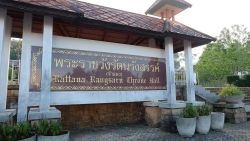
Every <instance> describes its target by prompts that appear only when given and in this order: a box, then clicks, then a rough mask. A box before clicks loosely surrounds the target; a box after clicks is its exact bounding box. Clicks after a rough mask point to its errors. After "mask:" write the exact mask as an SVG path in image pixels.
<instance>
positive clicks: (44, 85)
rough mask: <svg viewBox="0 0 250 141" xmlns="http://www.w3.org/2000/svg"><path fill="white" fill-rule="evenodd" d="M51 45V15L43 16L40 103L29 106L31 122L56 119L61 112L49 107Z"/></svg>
mask: <svg viewBox="0 0 250 141" xmlns="http://www.w3.org/2000/svg"><path fill="white" fill-rule="evenodd" d="M52 46H53V17H52V16H44V25H43V52H42V77H41V92H40V103H39V108H31V109H30V111H29V114H28V119H29V120H30V121H32V122H33V121H34V122H36V121H37V120H40V119H48V120H55V119H56V120H57V119H60V118H61V112H60V111H59V110H57V109H56V108H53V107H50V96H51V90H50V89H51V63H52Z"/></svg>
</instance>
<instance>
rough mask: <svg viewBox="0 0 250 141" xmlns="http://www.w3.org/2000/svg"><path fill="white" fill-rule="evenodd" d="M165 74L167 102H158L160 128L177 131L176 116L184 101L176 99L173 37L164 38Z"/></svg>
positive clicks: (183, 105)
mask: <svg viewBox="0 0 250 141" xmlns="http://www.w3.org/2000/svg"><path fill="white" fill-rule="evenodd" d="M165 54H166V74H167V94H168V100H167V102H163V103H160V104H159V107H160V108H161V129H163V130H166V131H168V132H177V127H176V118H177V117H178V116H179V115H180V113H181V111H182V109H183V108H184V107H185V106H186V104H185V103H184V102H180V101H178V102H177V101H176V84H175V67H174V46H173V38H172V37H166V38H165Z"/></svg>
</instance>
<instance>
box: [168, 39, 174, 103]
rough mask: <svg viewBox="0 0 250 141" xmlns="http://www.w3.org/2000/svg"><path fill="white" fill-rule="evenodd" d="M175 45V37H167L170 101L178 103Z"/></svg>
mask: <svg viewBox="0 0 250 141" xmlns="http://www.w3.org/2000/svg"><path fill="white" fill-rule="evenodd" d="M173 48H174V46H173V38H171V37H166V38H165V53H166V74H167V91H168V103H169V104H175V103H176V85H175V68H174V49H173Z"/></svg>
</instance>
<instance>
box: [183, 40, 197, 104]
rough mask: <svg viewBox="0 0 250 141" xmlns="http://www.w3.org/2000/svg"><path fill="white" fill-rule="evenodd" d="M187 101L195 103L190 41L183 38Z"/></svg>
mask: <svg viewBox="0 0 250 141" xmlns="http://www.w3.org/2000/svg"><path fill="white" fill-rule="evenodd" d="M184 53H185V68H186V69H185V71H186V94H187V102H188V103H195V87H194V71H193V57H192V45H191V41H187V40H184Z"/></svg>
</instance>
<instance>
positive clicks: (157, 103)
mask: <svg viewBox="0 0 250 141" xmlns="http://www.w3.org/2000/svg"><path fill="white" fill-rule="evenodd" d="M160 103H161V102H158V101H152V102H143V106H145V107H159V104H160Z"/></svg>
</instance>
